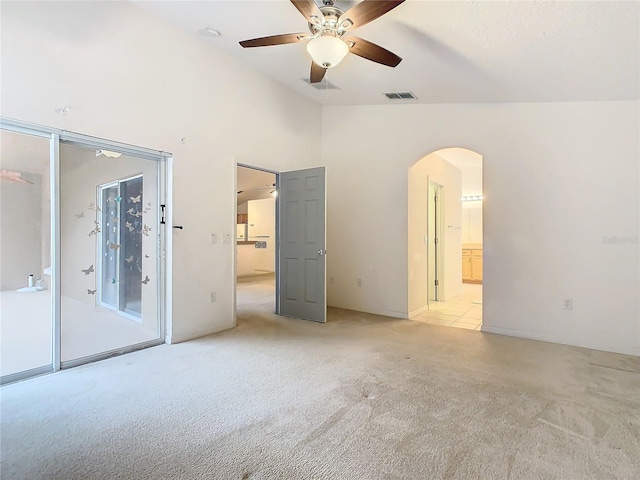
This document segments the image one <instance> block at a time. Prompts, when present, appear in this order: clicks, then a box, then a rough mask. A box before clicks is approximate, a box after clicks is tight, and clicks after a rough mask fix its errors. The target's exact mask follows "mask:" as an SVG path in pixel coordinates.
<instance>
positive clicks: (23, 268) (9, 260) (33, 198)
mask: <svg viewBox="0 0 640 480" xmlns="http://www.w3.org/2000/svg"><path fill="white" fill-rule="evenodd" d="M22 178H24V179H26V180H28V181H30V182H32V183H10V182H2V184H0V252H1V253H2V255H0V291H5V290H17V289H18V288H21V287H26V286H27V284H28V277H29V275H30V274H32V275H33V277H34V284H35V279H36V278H38V277H41V278H42V277H43V276H44V274H43V269H44V268H45V267H46V265H45V266H43V265H42V243H43V241H42V237H43V231H42V225H41V223H42V217H43V214H42V207H43V200H42V190H43V187H42V183H43V182H42V180H43V179H42V175H38V174H35V173H22Z"/></svg>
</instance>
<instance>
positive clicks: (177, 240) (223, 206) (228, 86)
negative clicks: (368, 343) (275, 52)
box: [0, 2, 321, 341]
mask: <svg viewBox="0 0 640 480" xmlns="http://www.w3.org/2000/svg"><path fill="white" fill-rule="evenodd" d="M1 9H2V10H1V13H2V15H1V17H2V20H1V21H2V24H1V27H2V28H1V40H2V42H1V45H2V46H1V48H2V50H1V57H2V72H1V80H2V82H1V84H2V85H1V91H0V93H1V97H2V105H1V111H0V113H1V114H2V115H3V116H5V117H9V118H15V119H18V120H22V121H27V122H33V123H37V124H41V125H48V126H52V127H57V128H62V129H66V130H69V131H75V132H80V133H85V134H89V135H93V136H96V137H102V138H107V139H111V140H117V141H121V142H125V143H129V144H133V145H140V146H144V147H150V148H154V149H159V150H164V151H168V152H172V153H173V155H174V161H173V165H174V168H173V203H172V205H171V206H172V207H173V221H174V223H175V224H180V225H184V230H181V231H176V232H170V233H173V264H172V269H173V292H172V293H173V323H172V324H170V325H169V326H168V332H167V333H168V339H169V341H180V340H184V339H187V338H193V337H196V336H199V335H203V334H207V333H212V332H216V331H220V330H223V329H226V328H231V327H233V325H234V323H235V319H234V318H233V309H234V305H233V303H234V300H233V299H234V295H233V285H234V278H233V274H234V272H233V268H234V265H233V242H231V243H230V244H224V243H222V242H221V241H219V242H218V243H217V244H214V245H212V244H211V243H210V241H209V240H210V234H211V233H217V234H218V236H219V238H222V234H223V233H227V234H230V235H232V238H233V235H234V234H235V233H234V232H235V225H236V218H235V216H234V214H235V204H236V192H235V191H234V178H235V168H236V163H235V162H236V161H238V162H240V163H245V164H250V165H259V166H262V167H264V168H268V169H270V170H275V171H282V170H289V169H298V168H305V167H311V166H317V165H319V164H320V154H319V152H316V150H314V149H309V148H308V146H309V145H317V144H319V142H320V133H321V109H320V107H319V106H318V105H316V104H314V103H312V102H310V101H308V100H306V99H303V98H302V97H300V96H298V95H296V94H293V93H291V92H290V91H288V90H286V89H285V88H284V87H282V86H281V85H280V84H278V83H276V82H274V81H271V80H269V79H267V78H266V77H264V76H262V75H260V74H257V73H256V72H254V71H250V70H248V69H246V68H245V67H243V66H241V65H239V64H237V63H236V62H235V61H233V60H231V59H230V58H228V57H227V56H225V55H224V54H222V53H220V52H218V51H216V50H215V48H213V47H211V45H209V44H208V43H207V42H204V41H202V40H200V39H198V38H197V37H196V36H195V35H193V36H191V35H187V34H186V33H184V32H182V31H180V30H177V29H174V28H172V27H170V26H168V25H166V24H165V23H163V22H162V21H160V20H157V19H155V18H152V17H150V16H149V15H148V13H146V12H142V11H141V10H140V9H139V8H138V7H136V6H135V5H132V4H129V3H127V2H69V3H66V2H50V3H48V2H42V3H31V2H24V3H22V2H15V3H14V2H11V3H7V2H2V4H1ZM63 106H68V107H69V108H70V110H69V113H68V114H67V115H66V116H60V115H58V114H56V113H55V112H54V110H55V109H56V108H59V107H63ZM247 112H251V115H247ZM300 118H304V119H305V121H304V122H302V123H301V122H299V119H300ZM183 137H184V138H185V140H184V143H182V142H181V139H182V138H183ZM194 279H197V281H194ZM210 292H216V293H217V298H218V301H217V302H216V303H209V293H210Z"/></svg>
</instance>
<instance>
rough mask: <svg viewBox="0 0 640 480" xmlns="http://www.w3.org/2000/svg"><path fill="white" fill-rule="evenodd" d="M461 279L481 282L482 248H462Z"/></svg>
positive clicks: (467, 281) (469, 281)
mask: <svg viewBox="0 0 640 480" xmlns="http://www.w3.org/2000/svg"><path fill="white" fill-rule="evenodd" d="M462 281H463V282H465V283H482V249H480V248H464V249H462Z"/></svg>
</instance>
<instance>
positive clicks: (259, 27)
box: [135, 0, 640, 105]
mask: <svg viewBox="0 0 640 480" xmlns="http://www.w3.org/2000/svg"><path fill="white" fill-rule="evenodd" d="M135 3H136V4H138V5H139V6H140V7H141V8H143V9H145V10H147V11H148V12H149V13H151V14H153V15H157V16H159V17H161V18H163V19H165V20H166V21H167V22H169V23H171V24H173V25H174V26H176V27H178V28H180V29H183V30H185V31H186V32H189V34H192V35H194V36H197V37H198V38H199V39H200V41H202V42H205V43H206V44H208V45H210V48H212V49H220V50H223V51H224V52H226V53H227V54H228V55H230V56H231V57H233V58H235V59H236V60H238V61H239V62H241V63H243V64H245V65H247V66H249V67H251V68H254V69H256V70H259V71H260V72H262V73H264V74H265V75H267V76H269V77H271V78H273V79H275V80H276V81H278V82H280V83H282V84H284V85H286V86H287V87H289V88H290V89H292V90H294V91H296V92H298V93H300V94H302V95H304V96H306V97H308V98H310V99H313V100H315V101H316V102H319V103H322V104H347V105H348V104H351V105H357V104H385V103H394V102H395V103H411V102H414V103H415V102H417V103H459V102H468V103H476V102H549V101H607V100H636V99H638V98H639V90H640V87H639V85H640V75H639V71H640V66H639V59H640V42H639V18H640V3H639V2H635V1H629V2H626V1H561V2H556V1H537V2H532V1H504V2H503V1H475V2H458V1H420V0H407V1H406V2H404V3H403V4H401V5H399V6H398V7H396V8H395V9H393V10H392V11H391V12H389V13H387V14H386V15H384V16H382V17H380V18H379V19H377V20H375V21H373V22H371V23H369V24H367V25H365V26H363V27H361V28H358V29H357V31H356V34H357V35H358V36H361V37H362V38H365V39H367V40H369V41H371V42H374V43H376V44H378V45H381V46H383V47H385V48H387V49H389V50H391V51H392V52H394V53H396V54H397V55H399V56H400V57H402V58H403V61H402V62H401V63H400V64H399V65H398V66H397V67H396V68H390V67H386V66H382V65H379V64H376V63H373V62H370V61H367V60H364V59H362V58H360V57H357V56H355V55H348V56H347V58H346V59H345V60H344V61H343V62H342V63H341V64H340V65H338V66H337V67H336V68H333V69H330V70H329V71H328V75H327V78H328V81H329V82H330V84H333V85H335V86H336V87H337V88H336V89H326V88H325V87H326V85H325V84H322V85H321V88H320V89H316V88H314V87H313V86H311V85H309V84H308V83H307V80H308V78H309V70H310V57H309V56H308V54H307V52H306V50H305V45H304V43H295V44H288V45H278V46H269V47H260V48H249V49H243V48H242V47H240V45H239V44H238V42H239V41H241V40H246V39H250V38H255V37H262V36H269V35H275V34H281V33H297V32H307V31H308V26H307V21H306V19H305V18H304V17H303V16H302V15H301V14H300V13H299V12H298V10H296V8H295V7H294V6H293V5H292V4H291V2H290V1H288V0H269V1H266V0H262V1H242V0H234V1H195V2H192V1H163V2H159V1H155V2H148V1H136V2H135ZM316 3H318V4H320V5H321V0H316ZM357 3H358V2H355V1H336V2H335V5H336V6H338V7H340V8H342V9H343V10H347V9H349V8H350V7H352V6H353V5H355V4H357ZM207 27H208V28H211V29H215V30H218V31H219V32H220V33H221V36H220V37H218V38H212V37H208V36H205V35H202V34H201V33H199V32H200V31H201V30H202V29H204V28H207ZM398 91H402V92H404V91H411V92H413V93H414V94H415V95H416V96H417V97H418V99H417V100H399V101H398V100H396V101H391V100H388V99H387V98H386V97H385V96H384V95H383V92H398Z"/></svg>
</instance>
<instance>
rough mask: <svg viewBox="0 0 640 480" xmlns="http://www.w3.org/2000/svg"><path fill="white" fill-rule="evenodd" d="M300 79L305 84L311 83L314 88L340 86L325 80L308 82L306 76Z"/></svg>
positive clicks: (338, 88)
mask: <svg viewBox="0 0 640 480" xmlns="http://www.w3.org/2000/svg"><path fill="white" fill-rule="evenodd" d="M302 81H303V82H304V83H306V84H307V85H311V86H312V87H313V88H315V89H316V90H340V87H337V86H335V85H334V84H333V83H331V82H329V81H327V80H326V79H325V80H322V81H321V82H317V83H310V82H309V79H308V78H303V79H302Z"/></svg>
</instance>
